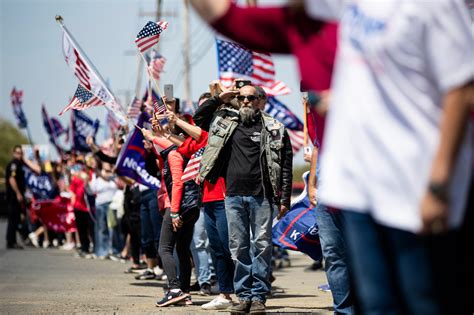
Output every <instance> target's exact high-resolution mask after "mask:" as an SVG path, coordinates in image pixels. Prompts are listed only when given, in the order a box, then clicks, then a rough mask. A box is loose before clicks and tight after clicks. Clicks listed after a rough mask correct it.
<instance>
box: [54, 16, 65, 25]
mask: <svg viewBox="0 0 474 315" xmlns="http://www.w3.org/2000/svg"><path fill="white" fill-rule="evenodd" d="M55 20H56V22H58V23H60V24H63V17H62V16H60V15H56V16H55Z"/></svg>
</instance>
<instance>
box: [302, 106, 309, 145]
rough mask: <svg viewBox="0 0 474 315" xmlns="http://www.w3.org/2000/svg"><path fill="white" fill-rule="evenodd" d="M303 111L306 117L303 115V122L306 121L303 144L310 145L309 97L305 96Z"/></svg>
mask: <svg viewBox="0 0 474 315" xmlns="http://www.w3.org/2000/svg"><path fill="white" fill-rule="evenodd" d="M303 112H304V117H303V122H304V127H303V132H304V133H303V135H304V138H303V145H304V146H305V147H307V146H308V99H307V98H304V97H303Z"/></svg>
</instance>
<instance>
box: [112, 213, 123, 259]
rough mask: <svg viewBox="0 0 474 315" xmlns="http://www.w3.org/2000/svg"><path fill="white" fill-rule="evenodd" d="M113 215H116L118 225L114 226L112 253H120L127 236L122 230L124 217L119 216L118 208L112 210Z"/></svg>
mask: <svg viewBox="0 0 474 315" xmlns="http://www.w3.org/2000/svg"><path fill="white" fill-rule="evenodd" d="M112 215H113V216H114V217H115V221H116V222H117V223H116V225H115V226H114V227H113V228H112V253H113V254H114V255H120V252H121V251H122V249H123V247H124V245H125V238H124V235H123V232H122V219H118V218H117V210H112Z"/></svg>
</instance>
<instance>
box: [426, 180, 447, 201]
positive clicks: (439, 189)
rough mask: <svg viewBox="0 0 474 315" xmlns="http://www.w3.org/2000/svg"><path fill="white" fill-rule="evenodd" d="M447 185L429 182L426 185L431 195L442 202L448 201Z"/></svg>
mask: <svg viewBox="0 0 474 315" xmlns="http://www.w3.org/2000/svg"><path fill="white" fill-rule="evenodd" d="M448 188H449V187H448V184H446V183H437V182H430V183H429V185H428V190H429V191H430V193H432V194H433V196H435V197H436V198H437V199H438V200H440V201H443V202H448V201H449V191H448V190H449V189H448Z"/></svg>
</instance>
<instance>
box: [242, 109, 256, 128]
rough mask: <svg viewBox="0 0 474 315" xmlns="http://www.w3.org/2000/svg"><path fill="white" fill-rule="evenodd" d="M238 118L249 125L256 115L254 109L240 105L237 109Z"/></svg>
mask: <svg viewBox="0 0 474 315" xmlns="http://www.w3.org/2000/svg"><path fill="white" fill-rule="evenodd" d="M239 114H240V120H241V121H242V123H243V124H244V125H250V124H251V123H252V122H253V120H254V117H255V115H256V110H255V109H253V108H252V107H241V108H240V110H239Z"/></svg>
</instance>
